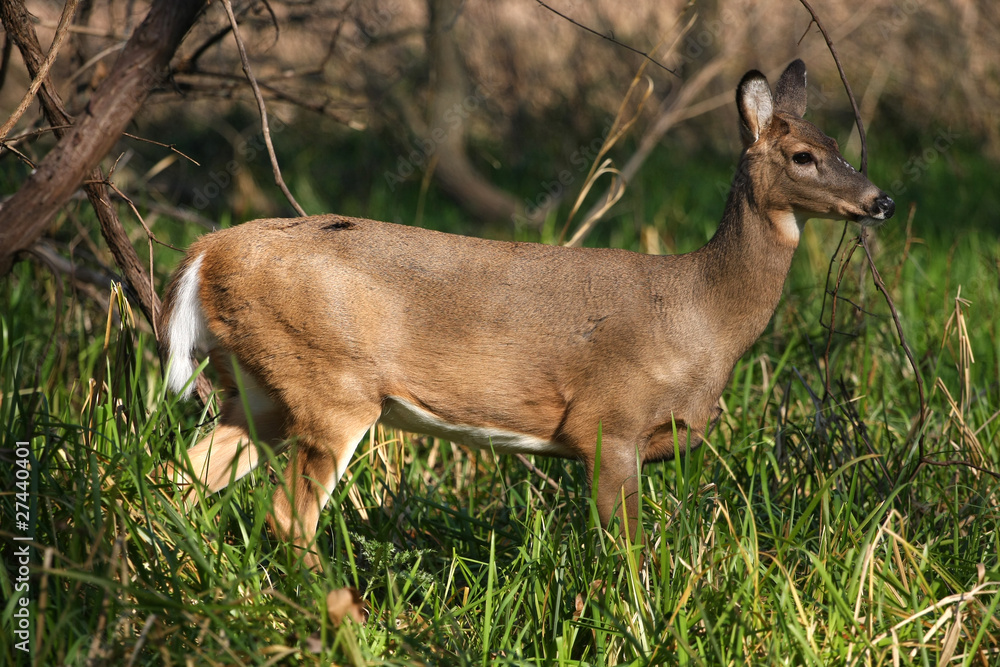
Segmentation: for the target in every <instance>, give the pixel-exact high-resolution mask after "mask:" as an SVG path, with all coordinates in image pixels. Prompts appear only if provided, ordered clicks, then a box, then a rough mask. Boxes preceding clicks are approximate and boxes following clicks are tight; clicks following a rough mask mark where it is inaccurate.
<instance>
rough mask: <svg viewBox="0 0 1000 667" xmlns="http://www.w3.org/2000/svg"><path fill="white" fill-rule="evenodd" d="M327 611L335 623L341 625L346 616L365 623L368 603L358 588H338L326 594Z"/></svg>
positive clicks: (356, 621)
mask: <svg viewBox="0 0 1000 667" xmlns="http://www.w3.org/2000/svg"><path fill="white" fill-rule="evenodd" d="M326 613H328V614H329V615H330V620H331V621H333V624H334V625H340V622H341V621H342V620H344V618H350V619H352V620H353V621H354V622H355V623H364V622H365V621H366V620H367V619H368V605H367V604H365V601H364V600H362V599H361V593H359V592H358V589H356V588H350V587H348V588H338V589H337V590H334V591H330V593H329V594H327V596H326Z"/></svg>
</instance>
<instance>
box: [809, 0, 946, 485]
mask: <svg viewBox="0 0 1000 667" xmlns="http://www.w3.org/2000/svg"><path fill="white" fill-rule="evenodd" d="M799 2H800V3H801V4H802V6H803V7H805V8H806V11H808V12H809V15H810V16H811V17H812V22H813V23H815V24H816V27H817V28H819V31H820V33H822V35H823V39H824V40H826V45H827V47H828V48H829V50H830V55H832V56H833V60H834V62H835V63H836V64H837V71H838V72H839V73H840V80H841V81H842V82H843V84H844V90H845V91H846V92H847V97H848V99H850V101H851V108H852V109H853V110H854V120H855V123H856V124H857V127H858V136H859V137H860V139H861V173H863V174H865V175H867V174H868V143H867V140H866V138H865V128H864V122H863V121H862V120H861V110H860V109H859V108H858V103H857V100H855V98H854V93H853V92H852V90H851V85H850V83H848V81H847V75H846V74H845V73H844V67H843V65H841V63H840V57H839V56H838V55H837V49H836V47H835V46H834V45H833V41H832V40H831V39H830V36H829V34H828V33H827V31H826V28H825V27H824V26H823V23H822V21H820V20H819V17H818V16H817V15H816V12H815V11H814V10H813V8H812V7H811V6H810V5H809V2H808V1H807V0H799ZM866 232H867V230H864V229H862V231H861V235H860V237H859V240H860V244H861V246H862V247H863V248H864V250H865V257H866V258H867V259H868V268H869V269H870V271H871V275H872V280H873V282H874V283H875V287H876V289H878V291H879V292H880V293H881V294H882V296H883V297H884V298H885V302H886V305H888V307H889V312H890V313H891V314H892V320H893V322H894V323H895V325H896V333H897V334H898V335H899V344H900V346H901V347H902V348H903V352H904V353H905V354H906V359H907V361H909V363H910V367H911V368H912V369H913V375H914V378H915V380H916V383H917V394H918V398H919V401H920V412H919V415H918V417H917V423H916V429H915V431H914V433H915V434H916V437H917V444H918V452H919V456H918V464H917V466H916V467H915V468H914V470H913V472H912V473H911V479H912V477H913V475H916V473H917V471H918V470H919V469H920V462H923V461H924V434H923V427H924V424H925V422H926V419H927V401H926V397H925V395H924V380H923V378H922V377H921V376H920V370H919V368H918V367H917V363H916V361H915V360H914V358H913V352H912V351H911V350H910V346H909V344H908V343H907V342H906V336H905V335H904V334H903V326H902V324H901V323H900V320H899V312H898V311H897V310H896V305H895V303H894V302H893V300H892V297H891V296H890V295H889V290H888V289H886V286H885V283H884V282H883V281H882V276H881V275H880V274H879V271H878V268H876V266H875V260H874V259H873V258H872V254H871V249H870V248H869V247H868V236H867V233H866ZM856 248H857V242H855V246H854V247H853V248H852V249H851V252H850V254H849V255H848V258H847V259H848V260H849V259H850V256H851V255H853V253H854V250H855V249H856ZM831 266H832V262H831ZM827 279H828V282H829V275H828V276H827ZM839 287H840V277H839V276H838V280H837V285H836V287H835V288H834V291H833V296H834V299H833V305H832V312H834V313H835V312H836V305H837V298H836V297H837V290H838V289H839ZM824 298H825V297H824ZM835 324H836V323H835V322H834V321H833V316H832V314H831V321H830V328H831V334H830V336H831V338H832V336H833V334H832V330H833V327H834V326H835ZM829 349H830V345H829V341H828V343H827V352H826V359H827V388H828V389H829ZM902 473H903V470H902V469H900V471H899V474H898V476H897V478H896V481H897V482H899V481H900V479H901V478H902Z"/></svg>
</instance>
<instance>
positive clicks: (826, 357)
mask: <svg viewBox="0 0 1000 667" xmlns="http://www.w3.org/2000/svg"><path fill="white" fill-rule="evenodd" d="M844 234H845V235H846V234H847V225H846V224H845V225H844ZM843 242H844V237H843V236H841V238H840V244H842V243H843ZM840 244H838V245H837V253H839V252H840ZM857 249H858V243H857V241H855V242H854V245H852V246H851V249H850V250H849V251H848V252H847V257H845V258H844V259H843V260H841V263H840V270H839V271H838V272H837V283H836V284H835V285H834V286H833V290H830V289H829V284H830V275H829V273H828V274H827V291H826V292H824V293H823V300H824V301H825V300H826V297H827V295H828V294H829V295H830V296H832V297H833V301H832V302H831V304H830V327H829V331H830V334H829V335H828V336H827V338H826V349H825V350H823V364H824V366H825V369H826V377H825V378H824V383H823V389H824V391H825V392H826V395H827V396H829V395H830V349H831V348H832V347H833V336H834V333H835V332H836V330H837V301H838V299H839V298H840V294H839V292H840V284H841V283H842V282H843V280H844V275H845V274H846V273H847V267H848V266H850V263H851V257H853V256H854V251H855V250H857ZM837 253H834V255H833V257H836V256H837ZM830 266H831V267H832V266H833V258H831V260H830ZM822 323H823V320H822V316H821V317H820V324H822Z"/></svg>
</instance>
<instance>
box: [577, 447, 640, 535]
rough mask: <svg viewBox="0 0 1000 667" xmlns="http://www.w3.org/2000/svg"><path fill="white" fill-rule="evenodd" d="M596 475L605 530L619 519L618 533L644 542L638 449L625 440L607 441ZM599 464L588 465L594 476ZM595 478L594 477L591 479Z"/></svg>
mask: <svg viewBox="0 0 1000 667" xmlns="http://www.w3.org/2000/svg"><path fill="white" fill-rule="evenodd" d="M600 454H601V456H600V462H599V464H600V467H599V470H598V475H597V489H596V491H595V494H594V495H595V497H596V498H597V512H598V514H599V515H600V517H601V523H602V524H603V525H604V527H605V528H610V527H611V524H612V521H613V520H614V519H615V518H616V517H617V519H618V526H619V530H621V531H622V532H623V534H627V535H628V538H629V540H631V541H632V542H633V543H638V542H639V541H640V540H641V539H642V524H641V523H640V522H639V461H638V457H637V452H636V449H635V446H634V445H633V444H631V443H629V442H627V441H625V440H617V439H611V438H605V439H604V441H603V443H602V446H601V453H600ZM595 464H597V461H592V462H589V465H588V466H587V468H588V470H589V471H590V472H591V475H593V470H594V467H595ZM592 479H593V477H592Z"/></svg>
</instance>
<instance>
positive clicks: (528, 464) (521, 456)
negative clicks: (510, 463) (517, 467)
mask: <svg viewBox="0 0 1000 667" xmlns="http://www.w3.org/2000/svg"><path fill="white" fill-rule="evenodd" d="M515 456H516V457H517V460H518V461H520V462H521V463H523V464H524V465H525V467H527V468H528V470H530V471H531V472H533V473H535V474H536V475H538V476H539V477H541V478H542V480H543V481H544V482H545V483H546V484H548V485H549V486H551V487H552V488H553V489H555V490H556V491H561V490H562V487H561V486H559V483H558V482H556V481H555V480H554V479H552V478H551V477H549V476H548V475H546V474H545V473H544V472H542V470H541V469H540V468H538V466H536V465H535V464H534V463H532V462H531V461H529V460H528V457H527V456H525V455H524V454H515Z"/></svg>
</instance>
